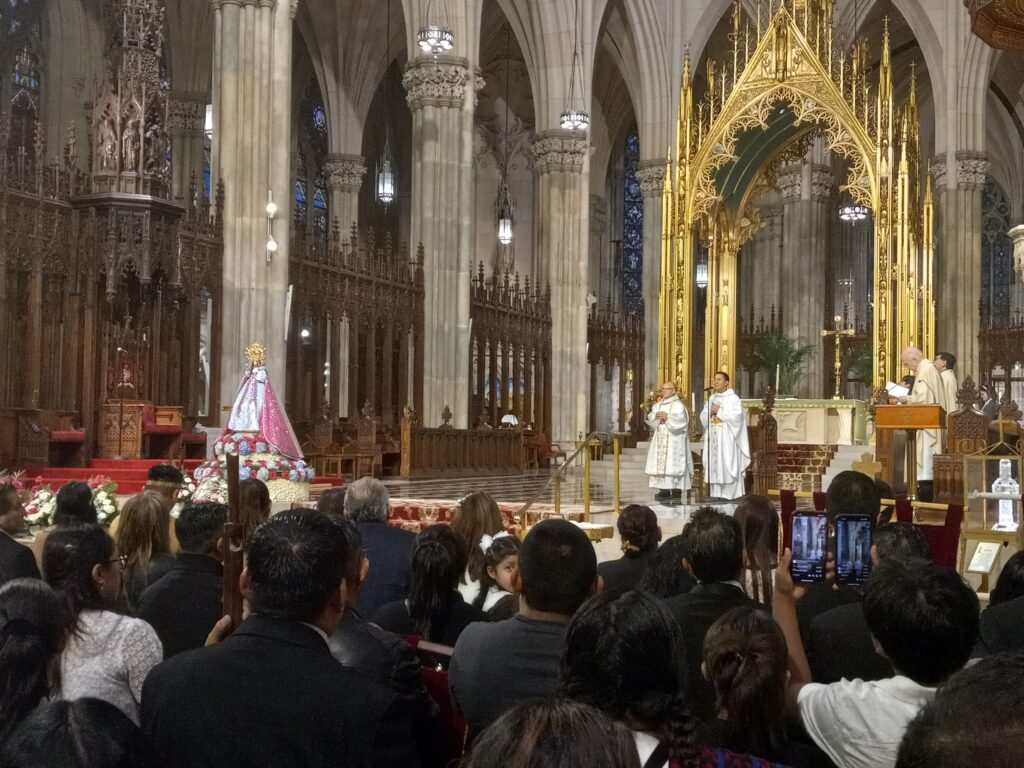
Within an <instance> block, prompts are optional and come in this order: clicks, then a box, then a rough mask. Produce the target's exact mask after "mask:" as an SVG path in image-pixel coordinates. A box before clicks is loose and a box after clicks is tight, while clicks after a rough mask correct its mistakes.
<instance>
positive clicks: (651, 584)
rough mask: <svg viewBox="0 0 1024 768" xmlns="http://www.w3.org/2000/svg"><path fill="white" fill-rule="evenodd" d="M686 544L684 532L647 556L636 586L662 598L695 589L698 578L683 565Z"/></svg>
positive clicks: (663, 543) (667, 540) (669, 539)
mask: <svg viewBox="0 0 1024 768" xmlns="http://www.w3.org/2000/svg"><path fill="white" fill-rule="evenodd" d="M685 544H686V542H685V540H684V539H683V536H682V534H677V535H675V536H672V537H671V538H668V539H666V540H665V541H664V542H662V545H661V546H660V547H658V550H657V552H655V553H654V554H653V555H651V556H650V557H649V558H647V562H646V564H645V566H644V571H643V573H641V574H640V580H639V581H638V582H637V587H636V588H637V589H639V590H643V591H644V592H646V593H647V594H649V595H654V596H655V597H660V598H666V597H675V596H676V595H685V594H686V593H687V592H689V591H690V590H691V589H693V588H694V587H695V586H696V585H697V580H696V579H694V578H693V574H691V573H690V572H689V571H688V570H686V568H684V567H683V556H684V555H685V554H686V550H685V549H684V546H685Z"/></svg>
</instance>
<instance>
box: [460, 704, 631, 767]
mask: <svg viewBox="0 0 1024 768" xmlns="http://www.w3.org/2000/svg"><path fill="white" fill-rule="evenodd" d="M509 766H513V767H514V768H640V757H639V755H638V754H637V751H636V743H635V742H634V741H633V735H632V733H631V732H630V731H629V730H628V729H627V728H626V727H625V726H622V725H620V724H619V723H616V722H614V721H611V720H609V719H608V718H607V717H605V716H604V715H603V714H602V713H601V712H600V711H599V710H597V709H595V708H593V707H588V706H586V705H585V704H580V703H579V702H575V701H570V700H568V699H548V700H543V701H528V702H525V703H523V704H519V705H517V706H515V707H513V708H512V709H510V710H509V711H508V712H506V713H505V714H504V715H502V716H501V717H499V718H498V719H497V720H495V721H494V722H493V723H492V724H491V725H490V727H488V728H487V730H485V731H484V732H483V733H481V734H480V736H479V737H478V738H477V739H476V741H475V743H474V745H473V751H472V753H471V754H470V756H469V760H468V762H467V763H466V768H509Z"/></svg>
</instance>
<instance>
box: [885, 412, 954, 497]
mask: <svg viewBox="0 0 1024 768" xmlns="http://www.w3.org/2000/svg"><path fill="white" fill-rule="evenodd" d="M945 425H946V412H945V411H944V410H943V409H942V406H941V405H935V404H931V403H929V404H918V405H915V404H908V405H876V406H875V430H877V431H879V433H880V434H879V438H878V439H877V440H876V449H879V448H881V447H882V446H885V445H887V446H888V449H889V456H888V458H887V462H886V463H887V464H888V466H889V468H890V478H891V477H892V475H891V469H892V466H893V462H892V445H893V440H892V439H891V437H890V439H884V438H883V435H882V434H881V433H882V432H884V431H885V430H902V431H903V432H905V433H906V435H907V450H906V475H905V477H906V480H907V496H908V497H909V498H910V499H914V498H915V497H916V496H917V433H918V432H920V431H921V430H922V429H943V428H944V427H945ZM889 434H890V435H891V434H892V433H891V432H890V433H889ZM935 447H936V448H938V449H940V450H941V448H942V446H941V445H940V444H939V443H936V445H935ZM883 452H884V451H883ZM876 458H878V456H877V453H876ZM890 482H891V479H890Z"/></svg>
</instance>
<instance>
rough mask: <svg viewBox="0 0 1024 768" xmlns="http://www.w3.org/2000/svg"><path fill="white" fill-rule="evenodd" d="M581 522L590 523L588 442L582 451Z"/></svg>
mask: <svg viewBox="0 0 1024 768" xmlns="http://www.w3.org/2000/svg"><path fill="white" fill-rule="evenodd" d="M583 522H585V523H589V522H590V441H589V440H588V441H587V447H586V448H584V449H583Z"/></svg>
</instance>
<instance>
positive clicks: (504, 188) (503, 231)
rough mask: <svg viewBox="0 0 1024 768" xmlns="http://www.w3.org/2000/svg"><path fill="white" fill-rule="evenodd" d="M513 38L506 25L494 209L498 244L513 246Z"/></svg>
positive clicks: (509, 28)
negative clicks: (510, 127) (510, 174)
mask: <svg viewBox="0 0 1024 768" xmlns="http://www.w3.org/2000/svg"><path fill="white" fill-rule="evenodd" d="M511 38H512V30H511V27H510V26H509V25H508V24H506V25H505V135H504V139H503V145H504V146H503V148H502V157H501V182H500V183H499V184H498V199H497V200H496V201H495V204H494V207H495V210H496V211H497V214H498V242H499V243H501V244H502V245H511V244H512V235H513V232H512V230H513V225H514V222H513V219H512V211H513V209H514V208H515V203H513V202H512V198H511V197H510V196H509V193H508V157H509V154H510V152H511V145H510V141H509V134H508V112H509V105H508V102H509V78H510V72H511V71H512V57H511V55H510V51H511Z"/></svg>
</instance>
